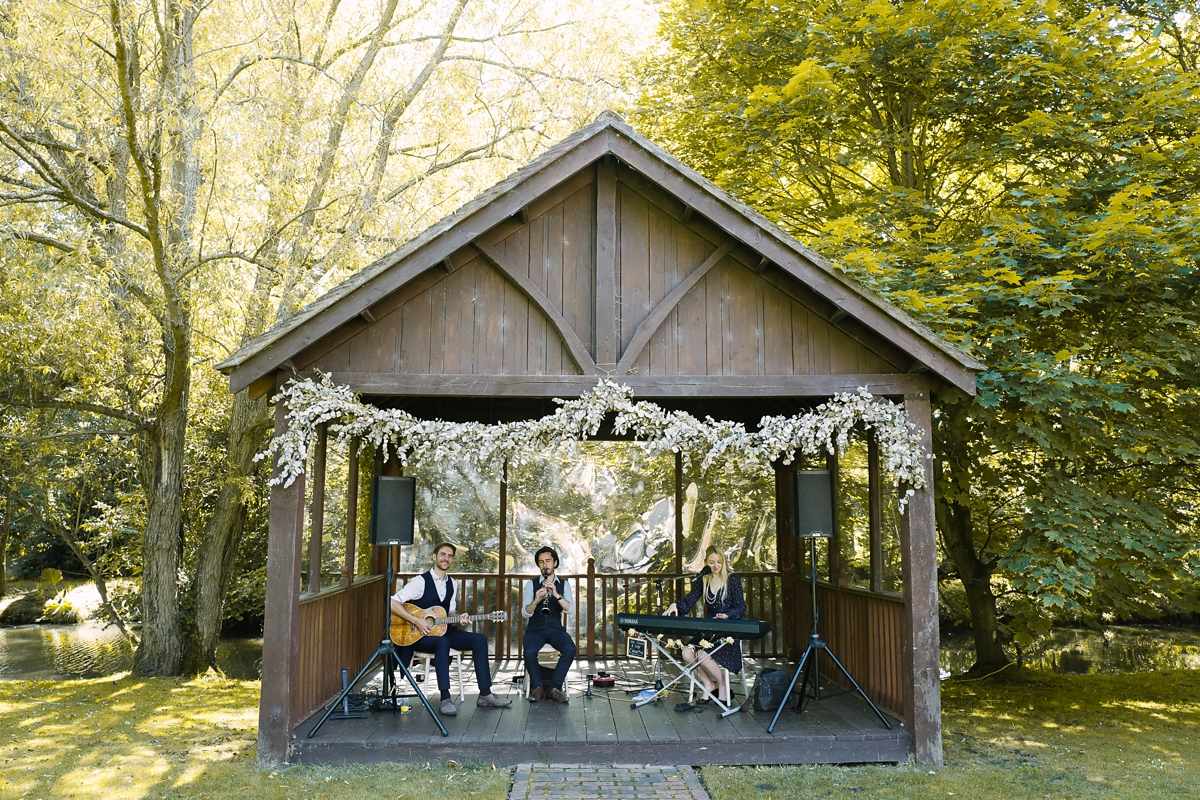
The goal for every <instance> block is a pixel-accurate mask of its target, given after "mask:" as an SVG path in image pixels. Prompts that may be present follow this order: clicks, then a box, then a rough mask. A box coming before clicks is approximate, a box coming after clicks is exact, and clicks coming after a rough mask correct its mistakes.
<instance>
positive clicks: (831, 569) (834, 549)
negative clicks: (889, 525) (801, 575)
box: [817, 453, 845, 588]
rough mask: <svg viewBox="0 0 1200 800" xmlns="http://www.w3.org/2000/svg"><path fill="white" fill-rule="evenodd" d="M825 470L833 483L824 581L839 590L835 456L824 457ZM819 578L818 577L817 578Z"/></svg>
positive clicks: (839, 525)
mask: <svg viewBox="0 0 1200 800" xmlns="http://www.w3.org/2000/svg"><path fill="white" fill-rule="evenodd" d="M825 469H827V470H829V478H830V480H831V481H832V482H833V536H831V537H830V538H829V539H827V540H826V544H827V545H828V550H827V553H826V556H825V569H826V572H827V573H828V574H827V575H826V576H825V579H826V580H828V581H829V582H830V583H832V584H833V585H834V586H836V587H838V588H841V586H843V585H844V584H845V580H844V577H843V576H842V574H841V572H842V552H841V548H842V514H841V491H842V481H841V473H840V472H839V470H838V457H837V455H836V454H833V453H831V454H828V455H826V456H825ZM817 577H820V576H817Z"/></svg>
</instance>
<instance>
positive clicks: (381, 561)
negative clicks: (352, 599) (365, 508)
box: [371, 448, 388, 575]
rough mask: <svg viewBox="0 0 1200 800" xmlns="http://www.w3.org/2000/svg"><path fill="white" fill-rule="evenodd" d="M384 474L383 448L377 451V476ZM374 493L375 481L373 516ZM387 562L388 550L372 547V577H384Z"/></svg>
mask: <svg viewBox="0 0 1200 800" xmlns="http://www.w3.org/2000/svg"><path fill="white" fill-rule="evenodd" d="M383 474H384V472H383V448H379V449H378V450H376V451H375V475H383ZM374 491H375V481H374V480H372V481H371V492H372V494H371V509H372V512H371V513H372V514H374V508H375V503H376V498H375V495H374ZM387 560H388V551H387V548H385V547H372V548H371V574H372V575H382V574H383V573H384V572H386V571H387V563H388V562H387Z"/></svg>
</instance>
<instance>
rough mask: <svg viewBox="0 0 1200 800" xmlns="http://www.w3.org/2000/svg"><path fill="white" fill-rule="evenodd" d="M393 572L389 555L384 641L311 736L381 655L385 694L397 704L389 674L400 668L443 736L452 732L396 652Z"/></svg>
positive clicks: (332, 705) (385, 592) (329, 709)
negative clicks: (392, 591) (390, 696)
mask: <svg viewBox="0 0 1200 800" xmlns="http://www.w3.org/2000/svg"><path fill="white" fill-rule="evenodd" d="M393 575H394V573H393V572H392V559H391V557H390V556H389V558H388V567H387V577H386V578H385V580H384V583H383V641H382V642H380V644H379V647H378V648H377V649H376V650H375V655H373V656H371V659H370V660H369V661H368V662H367V665H366V666H365V667H363V668H362V670H361V671H359V673H358V675H356V676H354V680H352V681H350V685H349V686H347V687H346V688H345V689H343V690H342V693H341V694H340V695H338V696H337V699H335V700H334V701H333V703H332V704H331V705H330V706H329V708H328V709H327V710H326V711H325V714H324V716H322V717H321V720H320V721H319V722H318V723H317V724H316V725H314V726H313V728H312V730H310V731H309V732H308V738H310V739H311V738H312V737H314V736H316V734H317V731H318V730H319V729H320V727H321V726H322V725H324V724H325V720H327V719H329V715H330V714H332V713H333V711H334V709H336V708H337V707H338V706H340V705H342V702H343V701H344V700H345V699H346V697H347V695H349V694H350V692H351V691H352V690H353V689H354V687H355V686H357V685H358V682H359V681H361V680H362V679H363V676H365V675H366V674H367V673H368V672H370V671H371V669H372V667H374V666H375V660H376V659H379V662H380V664H381V665H382V666H383V694H384V695H385V696H386V695H388V694H389V693H390V694H391V695H392V696H393V707H395V702H394V697H395V694H396V686H395V684H394V683H393V681H392V679H391V678H389V672H390V670H389V669H388V667H389V666H390V665H394V666H396V667H399V668H400V671H401V672H402V673H403V674H404V677H405V678H407V679H408V683H409V685H410V686H412V687H413V689H415V690H416V692H417V697H419V698H421V703H422V704H423V705H424V706H425V710H426V711H428V712H429V716H431V717H433V721H434V722H436V723H437V726H438V728H439V729H440V730H441V732H442V736H449V735H450V731H448V730H446V726H445V725H443V724H442V720H441V718H439V717H438V715H437V712H436V711H434V710H433V706H432V705H430V704H429V698H427V697H426V696H425V693H424V692H423V691H421V688H420V687H419V686H417V682H416V681H415V680H414V679H413V676H412V673H411V672H409V671H408V667H406V666H404V661H403V660H402V659H401V658H400V654H399V653H397V652H396V645H394V644H392V626H391V621H392V604H391V594H390V592H391V590H392V578H393ZM389 659H390V661H389Z"/></svg>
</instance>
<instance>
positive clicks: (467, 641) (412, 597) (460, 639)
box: [392, 542, 512, 717]
mask: <svg viewBox="0 0 1200 800" xmlns="http://www.w3.org/2000/svg"><path fill="white" fill-rule="evenodd" d="M455 552H456V548H455V547H454V545H452V544H450V543H449V542H446V543H444V544H439V545H438V546H437V549H436V550H434V551H433V567H432V568H431V569H430V570H429V571H428V572H422V573H421V574H420V575H418V576H416V577H415V578H413V579H412V580H410V581H409V582H408V583H406V584H404V586H403V587H401V589H400V591H398V592H396V593H395V594H394V595H392V613H393V614H396V615H397V616H399V617H401V618H403V619H404V620H407V621H408V622H409V623H411V624H412V625H414V626H415V627H416V628H417V629H418V630H419V631H420V632H421V633H422V634H424V635H423V636H422V637H421V638H420V639H418V640H417V641H416V642H414V643H413V644H411V645H409V646H407V647H400V648H398V650H399V653H400V658H401V659H403V660H404V666H405V667H408V665H409V663H410V662H411V661H412V654H413V651H414V650H419V651H421V652H422V653H433V667H434V669H435V670H436V671H437V685H438V691H439V692H440V693H441V695H442V705H441V709H440V710H441V713H442V714H444V715H446V716H448V717H452V716H454V715H455V714H457V713H458V709H456V708H455V707H454V702H453V701H452V700H451V699H450V649H451V648H453V649H455V650H457V651H459V652H460V653H464V654H465V653H470V654H471V657H472V660H473V661H474V663H475V682H476V683H477V684H478V686H479V699H478V700H476V701H475V705H477V706H485V707H492V708H504V707H506V706H510V705H512V701H511V700H505V699H503V698H500V697H497V696H496V695H495V694H493V693H492V670H491V665H490V664H489V663H488V644H487V637H486V636H484V635H483V634H482V633H470V632H468V631H464V630H462V629H461V628H459V627H458V626H457V625H450V626H448V628H447V630H446V634H445V635H444V636H430V635H429V632H430V631H431V630H432V626H431V625H430V624H429V621H428V620H426V619H422V618H421V617H418V616H416V615H415V614H412V613H410V612H409V611H408V609H406V608H405V607H404V603H412V604H413V605H414V606H417V607H418V608H433V607H434V606H441V607H442V608H444V609H445V610H446V616H448V617H453V616H454V611H455V606H456V598H455V592H454V578H451V577H450V576H449V575H447V574H446V573H447V572H448V571H449V569H450V564H451V563H453V561H454V553H455ZM459 621H460V622H462V623H463V624H466V623H467V622H468V621H469V618H468V616H467V615H466V614H463V615H462V616H461V617H460V618H459Z"/></svg>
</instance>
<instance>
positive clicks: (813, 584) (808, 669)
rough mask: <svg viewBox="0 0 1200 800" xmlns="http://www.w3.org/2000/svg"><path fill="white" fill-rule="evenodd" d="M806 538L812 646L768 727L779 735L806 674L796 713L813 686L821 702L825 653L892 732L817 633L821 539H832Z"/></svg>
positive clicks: (814, 695)
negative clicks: (782, 717)
mask: <svg viewBox="0 0 1200 800" xmlns="http://www.w3.org/2000/svg"><path fill="white" fill-rule="evenodd" d="M802 535H803V536H804V538H807V539H808V563H809V564H810V565H811V569H810V570H809V576H808V585H809V589H810V590H811V592H812V613H813V621H812V630H811V631H810V632H809V634H808V647H807V648H805V650H804V655H803V656H801V657H800V663H799V665H797V667H796V672H795V673H794V674H793V675H792V680H791V683H789V684H788V688H787V691H786V692H784V694H783V701H782V702H781V703H780V704H779V708H777V709H775V716H774V717H772V718H771V724H770V725H768V726H767V733H774V732H775V723H776V722H778V721H779V715H780V714H781V713H782V712H783V707H784V706H785V705H787V702H788V700H789V699H790V698H791V696H792V690H793V689H794V688H795V687H796V679H797V678H799V677H800V675H801V674H803V675H804V681H803V682H802V683H801V684H800V697H799V698H797V700H796V711H803V710H804V705H805V702H806V700H807V698H808V697H809V696H810V695H809V694H808V687H809V685H810V683H811V685H812V695H811V697H812V699H814V700H820V699H821V683H820V680H821V673H820V672H819V671H818V669H817V654H818V653H820V652H821V651H824V652H825V655H827V656H829V660H830V661H832V662H833V663H834V664H835V665H836V666H837V668H838V669H839V670H841V671H842V675H844V676H846V680H848V681H850V685H851V686H853V687H854V688H853V689H852V690H848V691H855V692H858V694H859V695H860V696H861V697H862V699H863V700H865V701H867V705H869V706H870V707H871V710H872V711H874V712H875V715H876V716H877V717H879V721H880V722H882V723H883V724H884V725H885V726H886V727H887V729H888V730H889V731H890V730H891V729H892V723H890V722H888V720H887V717H885V716H884V715H883V714H882V713H881V712H880V710H879V709H878V708H876V707H875V704H874V703H872V702H871V698H869V697H867V693H866V692H864V691H863V690H862V687H861V686H859V685H858V682H857V681H855V680H854V676H852V675H851V674H850V672H849V671H848V670H847V669H846V668H845V667H843V666H842V662H840V661H838V660H837V656H835V655H834V654H833V651H832V650H830V649H829V645H827V644H825V642H824V641H822V640H821V635H820V634H819V633H817V622H818V621H819V620H820V617H821V614H820V611H819V610H818V609H817V539H827V538H829V537H828V536H827V535H826V534H824V533H821V532H819V531H814V532H813V533H812V534H807V535H804V534H802Z"/></svg>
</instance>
